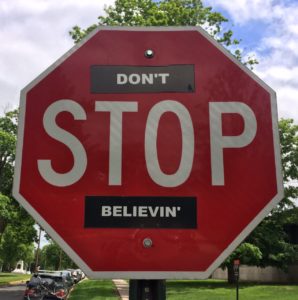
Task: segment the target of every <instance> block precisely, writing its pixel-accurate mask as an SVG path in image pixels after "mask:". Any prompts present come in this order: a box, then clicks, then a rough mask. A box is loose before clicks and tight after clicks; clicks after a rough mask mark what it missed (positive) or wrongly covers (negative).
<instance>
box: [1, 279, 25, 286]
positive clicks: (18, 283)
mask: <svg viewBox="0 0 298 300" xmlns="http://www.w3.org/2000/svg"><path fill="white" fill-rule="evenodd" d="M26 281H27V280H18V281H11V282H8V283H4V284H0V288H3V287H10V286H14V285H21V284H25V283H26Z"/></svg>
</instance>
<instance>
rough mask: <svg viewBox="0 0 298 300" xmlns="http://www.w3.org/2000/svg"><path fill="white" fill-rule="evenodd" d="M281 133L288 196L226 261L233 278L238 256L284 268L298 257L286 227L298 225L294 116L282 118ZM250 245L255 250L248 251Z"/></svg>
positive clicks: (297, 144)
mask: <svg viewBox="0 0 298 300" xmlns="http://www.w3.org/2000/svg"><path fill="white" fill-rule="evenodd" d="M279 134H280V143H281V160H282V169H283V181H284V191H285V197H284V199H283V200H282V201H281V202H280V203H279V204H278V206H277V207H276V208H275V209H273V211H272V212H271V213H270V215H269V216H268V217H266V218H265V219H264V220H263V221H262V222H261V224H260V225H259V226H258V227H257V228H256V229H255V230H254V231H253V232H252V233H251V234H250V235H249V236H248V237H247V238H246V240H245V243H244V244H241V245H240V246H239V247H238V248H237V249H236V250H235V252H233V254H232V255H231V256H230V257H229V258H228V259H227V260H226V261H225V262H224V264H223V265H222V267H227V268H228V275H229V282H233V276H232V271H231V270H232V264H233V259H234V258H236V257H238V258H240V260H241V261H242V262H243V263H245V264H248V265H257V266H260V267H266V266H275V267H278V268H280V269H282V270H284V271H286V270H287V268H288V266H289V265H291V264H293V263H295V262H297V261H298V246H297V245H295V244H292V243H290V240H289V236H288V234H287V233H286V231H285V226H286V225H288V224H297V225H298V214H297V207H296V206H295V203H294V201H295V199H297V197H298V187H297V181H298V125H295V124H294V121H293V120H292V119H281V120H280V122H279ZM243 245H245V247H243ZM248 246H249V247H254V251H251V252H247V247H248ZM259 254H261V255H259Z"/></svg>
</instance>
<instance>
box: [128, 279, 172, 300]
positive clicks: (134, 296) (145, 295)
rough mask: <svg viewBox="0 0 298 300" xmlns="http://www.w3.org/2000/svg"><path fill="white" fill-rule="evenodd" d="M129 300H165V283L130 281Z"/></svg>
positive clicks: (162, 281)
mask: <svg viewBox="0 0 298 300" xmlns="http://www.w3.org/2000/svg"><path fill="white" fill-rule="evenodd" d="M129 300H166V281H165V280H130V281H129Z"/></svg>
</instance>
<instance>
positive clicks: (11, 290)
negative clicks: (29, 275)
mask: <svg viewBox="0 0 298 300" xmlns="http://www.w3.org/2000/svg"><path fill="white" fill-rule="evenodd" d="M24 291H25V285H24V284H22V285H15V286H9V287H0V300H23V296H24Z"/></svg>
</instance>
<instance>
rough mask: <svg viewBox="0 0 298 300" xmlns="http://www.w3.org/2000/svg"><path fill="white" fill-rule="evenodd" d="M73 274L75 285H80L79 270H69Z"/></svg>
mask: <svg viewBox="0 0 298 300" xmlns="http://www.w3.org/2000/svg"><path fill="white" fill-rule="evenodd" d="M66 271H69V272H70V274H71V277H72V279H73V282H74V283H78V282H79V281H80V279H79V276H78V272H77V270H74V269H67V270H66Z"/></svg>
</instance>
